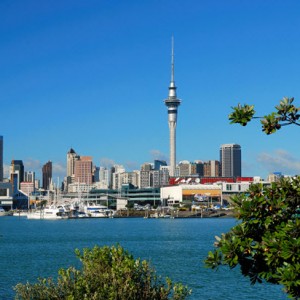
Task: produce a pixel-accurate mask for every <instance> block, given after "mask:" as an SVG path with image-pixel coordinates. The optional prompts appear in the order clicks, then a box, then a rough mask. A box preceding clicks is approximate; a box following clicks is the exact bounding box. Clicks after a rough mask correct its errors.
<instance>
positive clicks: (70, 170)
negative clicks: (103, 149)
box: [67, 148, 80, 176]
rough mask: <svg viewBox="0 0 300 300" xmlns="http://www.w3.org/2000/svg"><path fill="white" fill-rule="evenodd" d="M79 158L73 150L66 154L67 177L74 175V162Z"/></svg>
mask: <svg viewBox="0 0 300 300" xmlns="http://www.w3.org/2000/svg"><path fill="white" fill-rule="evenodd" d="M79 158H80V156H79V155H78V154H77V153H76V152H75V150H74V149H73V148H71V149H70V150H69V152H68V153H67V176H72V175H74V174H75V161H76V160H78V159H79Z"/></svg>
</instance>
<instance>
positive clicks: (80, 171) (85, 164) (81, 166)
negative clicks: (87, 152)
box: [75, 156, 93, 184]
mask: <svg viewBox="0 0 300 300" xmlns="http://www.w3.org/2000/svg"><path fill="white" fill-rule="evenodd" d="M92 179H93V160H92V157H91V156H80V159H78V160H76V161H75V182H78V183H85V184H92V182H93V180H92Z"/></svg>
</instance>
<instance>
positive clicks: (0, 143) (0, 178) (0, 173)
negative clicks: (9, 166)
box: [0, 135, 4, 182]
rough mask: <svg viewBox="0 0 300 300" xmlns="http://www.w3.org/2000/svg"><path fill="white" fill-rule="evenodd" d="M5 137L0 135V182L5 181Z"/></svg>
mask: <svg viewBox="0 0 300 300" xmlns="http://www.w3.org/2000/svg"><path fill="white" fill-rule="evenodd" d="M3 173H4V172H3V136H2V135H0V182H2V181H3V176H4V174H3Z"/></svg>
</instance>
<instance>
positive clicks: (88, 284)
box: [15, 246, 190, 300]
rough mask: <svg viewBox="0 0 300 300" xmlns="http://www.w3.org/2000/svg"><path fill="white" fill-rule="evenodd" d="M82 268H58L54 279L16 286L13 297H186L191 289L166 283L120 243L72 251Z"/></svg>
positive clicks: (176, 298)
mask: <svg viewBox="0 0 300 300" xmlns="http://www.w3.org/2000/svg"><path fill="white" fill-rule="evenodd" d="M75 253H76V255H77V257H78V258H79V259H80V260H81V262H82V270H81V271H79V270H76V269H75V268H74V267H70V268H68V269H66V270H65V269H60V270H59V273H58V274H59V276H58V279H57V282H54V281H53V280H52V279H51V278H48V279H38V282H37V283H35V284H30V283H27V284H25V285H23V284H21V283H19V284H17V285H16V286H15V290H16V299H25V300H27V299H28V300H29V299H30V300H35V299H36V300H43V299H45V300H46V299H57V300H58V299H68V300H76V299H80V300H82V299H87V300H91V299H103V300H104V299H105V300H107V299H116V300H123V299H124V300H125V299H126V300H127V299H132V300H135V299H136V300H140V299H145V300H147V299H148V300H150V299H151V300H152V299H157V300H159V299H161V300H164V299H174V300H181V299H185V298H186V297H187V296H188V295H189V294H190V290H188V288H187V287H186V286H183V285H182V284H180V283H175V284H173V283H172V281H171V280H170V279H169V278H166V283H163V282H162V281H161V278H160V277H158V276H157V275H156V272H155V270H154V269H153V268H152V267H151V266H150V265H149V263H148V262H147V261H141V260H139V259H137V260H135V259H134V258H133V256H132V255H131V254H129V253H128V252H127V251H125V250H124V249H123V248H122V247H121V246H116V247H115V246H112V247H108V246H104V247H98V246H95V247H94V248H93V249H84V250H83V253H81V252H80V251H79V250H78V249H77V250H76V251H75Z"/></svg>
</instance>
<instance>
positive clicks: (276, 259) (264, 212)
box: [205, 177, 300, 298]
mask: <svg viewBox="0 0 300 300" xmlns="http://www.w3.org/2000/svg"><path fill="white" fill-rule="evenodd" d="M232 200H233V202H234V206H235V210H236V214H237V218H238V219H239V220H240V222H239V223H238V224H237V225H236V226H235V227H233V228H232V229H231V230H230V231H229V232H228V233H226V234H222V236H221V237H220V238H219V237H217V238H216V242H215V246H216V249H215V250H214V251H213V252H209V253H208V256H207V258H206V261H205V263H206V266H207V267H209V268H212V269H217V268H218V267H219V266H221V265H228V266H229V267H230V268H234V267H236V266H238V265H239V266H240V268H241V273H242V274H243V275H244V276H247V277H249V278H250V281H251V283H252V284H255V283H256V282H262V281H263V280H265V281H267V282H269V283H274V284H281V285H283V286H284V288H285V291H286V292H287V293H288V294H289V295H290V296H291V297H295V298H299V297H300V215H299V210H300V177H296V178H294V179H282V180H281V181H280V182H279V183H273V184H272V185H271V186H270V187H263V186H262V185H260V184H258V185H252V186H250V188H249V191H248V192H247V193H244V194H239V195H236V196H235V197H233V198H232Z"/></svg>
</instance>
